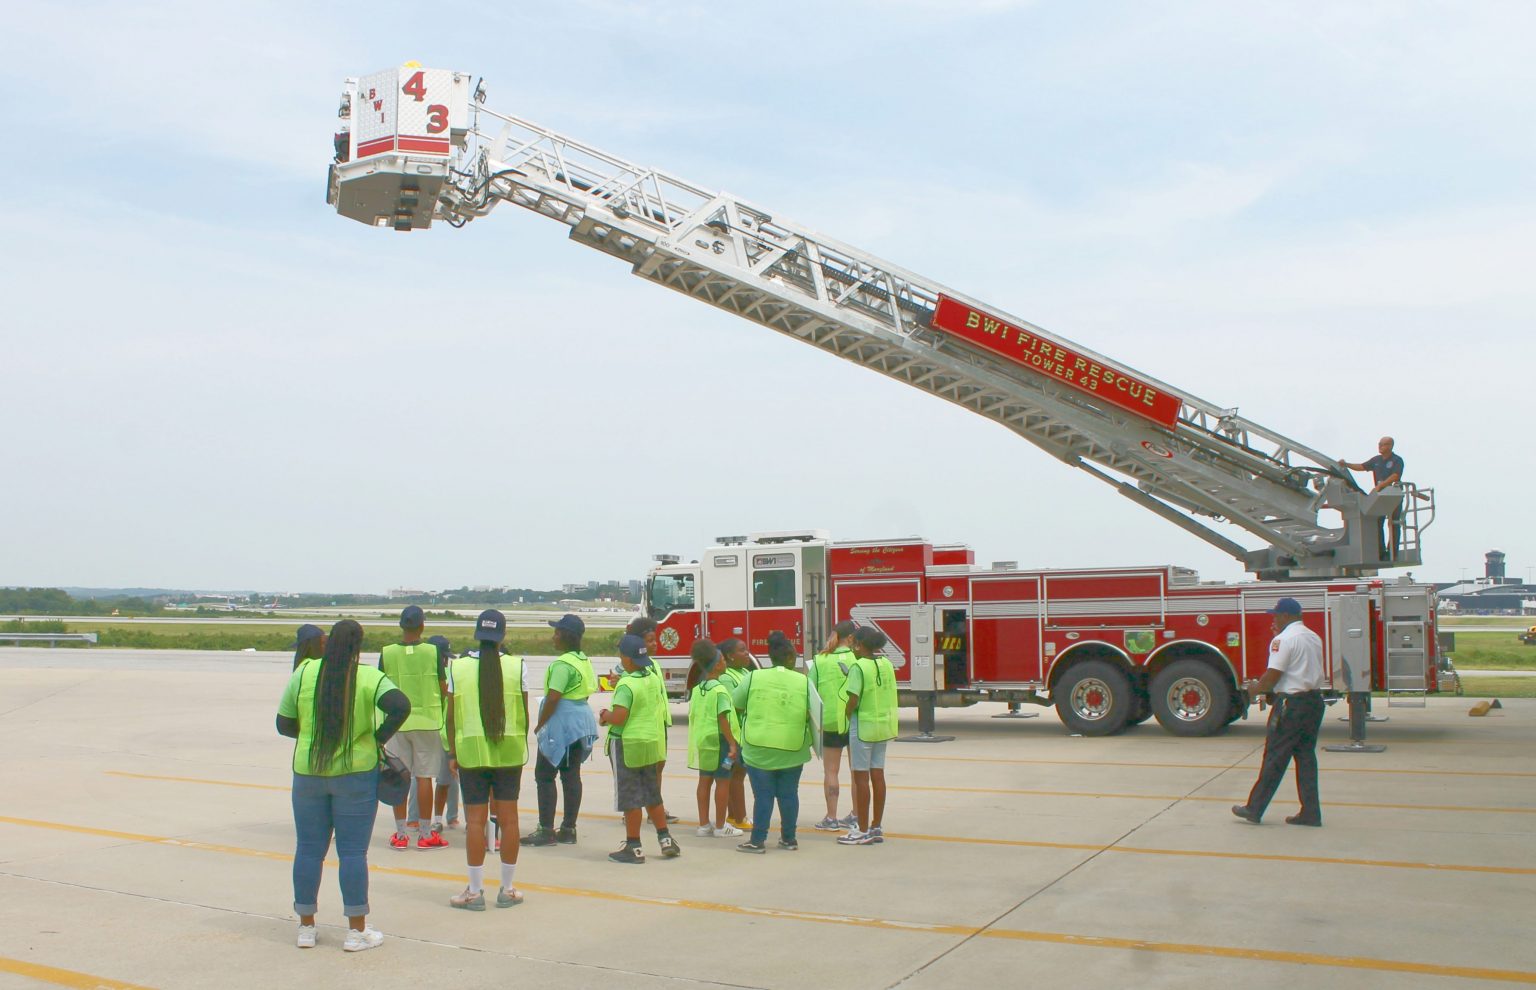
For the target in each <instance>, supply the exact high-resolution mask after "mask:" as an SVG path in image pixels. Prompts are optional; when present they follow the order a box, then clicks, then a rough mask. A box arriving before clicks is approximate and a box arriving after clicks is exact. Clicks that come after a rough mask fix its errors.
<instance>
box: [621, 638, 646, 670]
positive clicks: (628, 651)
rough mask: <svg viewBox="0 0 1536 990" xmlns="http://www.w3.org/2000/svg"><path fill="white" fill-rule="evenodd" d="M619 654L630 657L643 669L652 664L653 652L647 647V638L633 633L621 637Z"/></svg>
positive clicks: (630, 659)
mask: <svg viewBox="0 0 1536 990" xmlns="http://www.w3.org/2000/svg"><path fill="white" fill-rule="evenodd" d="M619 656H621V657H628V658H629V662H630V663H632V664H634V665H635V666H636V667H639V668H641V669H642V670H643V669H644V668H646V667H649V666H650V665H651V654H650V652H649V651H647V650H646V648H645V638H644V637H642V636H636V635H634V634H633V633H631V634H629V635H626V636H620V637H619Z"/></svg>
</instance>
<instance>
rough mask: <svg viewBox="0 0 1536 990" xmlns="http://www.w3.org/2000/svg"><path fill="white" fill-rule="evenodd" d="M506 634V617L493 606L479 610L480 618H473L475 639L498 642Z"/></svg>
mask: <svg viewBox="0 0 1536 990" xmlns="http://www.w3.org/2000/svg"><path fill="white" fill-rule="evenodd" d="M506 635H507V617H506V616H505V615H502V614H501V613H500V612H498V611H496V610H495V609H494V608H488V609H486V610H485V611H484V612H481V613H480V618H478V619H476V620H475V639H477V640H482V641H484V640H489V641H490V642H492V643H499V642H501V641H502V640H503V639H505V638H506Z"/></svg>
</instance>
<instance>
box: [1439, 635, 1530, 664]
mask: <svg viewBox="0 0 1536 990" xmlns="http://www.w3.org/2000/svg"><path fill="white" fill-rule="evenodd" d="M1448 631H1454V632H1455V633H1456V649H1455V650H1454V651H1452V653H1451V659H1452V660H1454V661H1456V666H1458V667H1468V668H1470V669H1472V670H1536V646H1526V645H1525V644H1524V643H1522V642H1520V641H1519V640H1518V639H1516V638H1515V634H1514V633H1491V632H1467V631H1465V630H1460V629H1458V630H1448Z"/></svg>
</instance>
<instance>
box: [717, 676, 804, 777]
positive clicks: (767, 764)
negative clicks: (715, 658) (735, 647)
mask: <svg viewBox="0 0 1536 990" xmlns="http://www.w3.org/2000/svg"><path fill="white" fill-rule="evenodd" d="M752 673H753V672H752V671H750V670H744V671H742V674H743V675H745V676H743V677H742V678H741V680H740V681H738V682H737V684H736V686H735V687H734V688H732V689H731V701H732V703H734V704H735V705H736V710H737V711H739V712H742V713H743V714H742V716H741V717H742V733H741V734H742V735H743V736H745V735H746V734H747V733H746V720H747V719H749V718H751V717H752V713H751V712H749V711H746V710H745V709H746V707H747V692H748V691H750V690H751V689H752ZM806 689H807V690H810V682H809V681H808V680H807V682H806ZM737 742H739V743H740V744H741V759H742V761H743V762H744V763H746V764H747V766H751V767H757V768H758V769H759V770H788V769H789V768H790V767H798V766H802V765H804V764H805V763H806V762H807V761H808V760H810V758H811V746H810V744H809V743H807V744H806V745H805V748H804V749H797V750H784V749H770V748H768V747H767V746H754V745H752V744H751V743H749V742H747V741H746V739H738V740H737Z"/></svg>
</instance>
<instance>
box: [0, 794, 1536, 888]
mask: <svg viewBox="0 0 1536 990" xmlns="http://www.w3.org/2000/svg"><path fill="white" fill-rule="evenodd" d="M102 773H104V774H106V775H107V776H112V777H125V778H129V779H133V780H157V781H168V782H173V783H181V784H204V785H208V786H212V787H238V788H244V789H251V790H267V791H280V792H283V793H287V792H288V791H289V790H290V788H289V787H287V786H283V785H279V784H251V783H245V782H242V781H233V780H210V779H207V778H202V777H167V776H162V775H158V774H142V773H131V772H129V771H126V770H103V771H102ZM1218 776H1219V775H1218ZM1209 782H1210V780H1209V779H1208V780H1207V781H1206V782H1205V783H1203V784H1200V785H1199V786H1200V787H1204V786H1205V785H1206V784H1208V783H1209ZM1166 810H1168V809H1167V808H1164V809H1162V811H1166ZM1162 811H1159V812H1158V814H1162ZM531 816H532V812H520V813H519V817H523V818H529V817H531ZM587 817H590V818H596V819H601V820H604V821H618V820H620V819H619V816H618V815H614V814H604V813H602V812H590V813H588V815H587ZM3 820H5V819H3V818H0V821H3ZM1138 827H1139V826H1138ZM1131 831H1135V829H1132V830H1131ZM886 834H887V835H888V836H889V837H890V838H892V839H908V840H911V841H914V842H950V843H954V844H956V845H979V846H1004V847H1008V848H1018V849H1059V850H1063V851H1067V852H1073V851H1081V852H1115V853H1125V854H1130V855H1142V856H1190V857H1194V858H1197V859H1233V860H1252V861H1259V862H1272V863H1311V864H1316V865H1320V866H1365V867H1372V868H1378V869H1393V870H1432V871H1436V872H1446V873H1491V874H1496V875H1502V876H1536V867H1524V866H1483V865H1478V864H1463V863H1416V862H1412V861H1408V860H1390V859H1354V858H1349V857H1342V856H1295V855H1287V854H1285V853H1254V852H1229V851H1223V850H1210V849H1161V848H1157V847H1152V846H1125V845H1120V844H1118V842H1119V840H1116V842H1114V843H1111V844H1109V845H1099V844H1093V843H1086V842H1046V841H1035V840H1029V839H992V838H975V837H971V836H963V835H925V834H921V833H916V832H888V833H886ZM817 835H818V836H819V833H817ZM1121 838H1124V837H1123V836H1122V837H1121Z"/></svg>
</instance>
